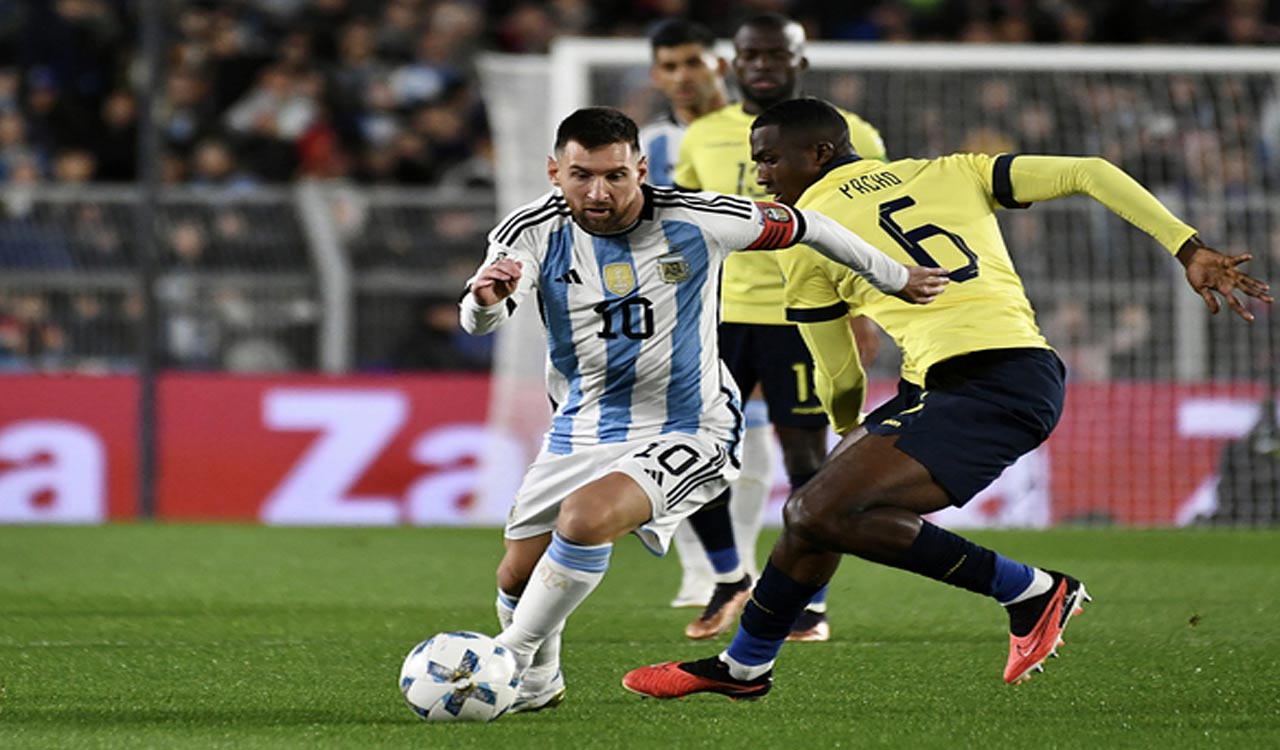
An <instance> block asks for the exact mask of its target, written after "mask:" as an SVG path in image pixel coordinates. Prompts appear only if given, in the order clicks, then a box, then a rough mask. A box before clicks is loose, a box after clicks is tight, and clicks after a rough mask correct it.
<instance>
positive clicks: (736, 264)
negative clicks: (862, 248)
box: [675, 14, 884, 640]
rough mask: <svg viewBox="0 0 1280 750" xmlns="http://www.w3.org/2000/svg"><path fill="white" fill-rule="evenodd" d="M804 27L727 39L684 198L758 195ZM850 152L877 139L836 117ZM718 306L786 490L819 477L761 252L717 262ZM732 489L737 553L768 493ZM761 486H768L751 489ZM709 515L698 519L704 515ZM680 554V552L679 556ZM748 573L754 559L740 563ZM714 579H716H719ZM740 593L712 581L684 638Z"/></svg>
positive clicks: (743, 31)
mask: <svg viewBox="0 0 1280 750" xmlns="http://www.w3.org/2000/svg"><path fill="white" fill-rule="evenodd" d="M804 43H805V36H804V28H803V27H802V26H801V25H800V24H799V23H797V22H795V21H793V20H791V19H789V18H787V17H786V16H782V15H778V14H764V15H759V16H755V17H753V18H750V19H748V20H747V21H746V22H744V23H743V24H742V25H741V26H740V27H739V28H738V30H737V32H736V33H735V34H734V37H733V48H734V58H733V71H734V76H735V77H736V78H737V80H738V87H739V89H740V91H741V94H742V101H740V102H738V103H736V104H730V105H729V106H727V107H724V108H723V109H720V110H717V111H715V112H711V113H708V114H705V115H703V116H702V117H699V118H698V119H697V120H695V121H693V122H692V123H691V124H690V125H689V128H688V130H687V132H686V133H685V136H684V139H683V140H682V141H681V143H680V151H679V158H678V159H677V162H676V168H675V183H676V185H677V186H679V187H681V188H685V189H689V190H714V191H717V192H721V193H734V194H737V195H746V196H751V197H757V198H758V197H765V196H766V193H765V191H764V189H763V188H761V187H760V186H759V185H757V184H756V170H755V165H754V164H753V163H752V161H751V143H750V135H751V122H752V120H754V119H755V117H756V115H758V114H760V113H761V112H763V111H764V110H765V109H767V108H768V107H769V106H771V105H773V104H776V103H777V102H781V101H786V100H788V99H794V98H796V97H797V96H799V95H800V87H801V77H802V74H803V72H804V70H805V69H806V68H807V67H808V64H809V63H808V60H806V59H805V57H804ZM843 115H844V118H845V120H846V122H847V123H848V128H849V133H850V137H851V141H852V145H853V147H854V148H855V149H856V150H857V152H858V153H859V154H861V155H862V156H863V157H864V158H868V159H883V158H884V143H883V141H881V139H880V134H879V132H877V131H876V129H875V128H873V127H872V126H871V125H869V124H867V123H866V122H865V121H864V120H863V119H862V118H860V117H858V116H857V115H855V114H852V113H849V112H844V113H843ZM721 298H722V305H723V322H722V323H721V325H720V354H721V356H722V357H723V358H724V361H725V364H727V365H728V366H729V371H730V372H731V373H732V374H733V378H734V380H736V381H737V382H738V386H739V387H740V388H741V389H742V392H743V394H744V395H747V394H750V393H752V392H754V391H756V390H757V388H758V389H759V390H760V391H762V392H763V394H764V399H765V402H766V403H767V405H768V420H767V421H768V422H771V423H772V424H773V425H774V428H775V429H776V431H777V435H778V442H779V443H780V444H781V445H782V459H783V464H784V465H785V467H786V471H787V477H788V479H789V480H790V483H791V487H792V488H793V489H795V488H799V487H800V486H801V485H803V484H804V483H805V482H807V481H808V480H809V478H810V477H812V476H813V475H814V473H816V472H817V471H818V467H819V466H821V465H822V459H823V457H824V456H825V455H826V452H827V451H826V448H827V427H826V418H825V416H824V415H823V413H822V405H821V403H820V402H819V401H818V398H817V396H816V394H815V393H814V382H813V362H812V359H811V358H810V356H809V353H808V351H807V350H806V349H805V345H804V342H803V341H802V340H801V339H800V335H799V333H797V332H796V327H795V325H794V324H792V323H791V322H789V321H788V320H787V319H786V315H785V314H784V306H783V298H782V274H781V272H780V271H779V269H778V263H777V261H776V260H775V259H774V258H772V257H769V254H768V253H739V254H738V255H737V256H735V257H731V258H729V259H728V261H727V262H726V263H725V266H724V271H723V274H722V285H721ZM860 329H861V330H860V333H861V335H860V337H859V342H860V343H862V344H863V347H864V348H863V351H864V354H869V353H870V351H871V350H870V349H869V347H870V346H871V345H872V344H874V343H875V342H876V340H877V339H876V337H875V334H874V329H873V328H872V327H870V326H869V325H866V326H860ZM760 406H761V405H760V403H759V401H751V402H748V404H747V408H746V419H747V433H746V437H745V438H744V441H743V476H744V478H746V477H755V476H760V475H762V474H763V475H764V477H765V478H766V481H767V477H768V474H769V473H770V472H769V466H768V456H769V448H770V445H769V442H770V441H769V438H768V432H767V431H766V430H765V429H762V428H767V424H765V420H764V419H762V418H761V417H762V416H763V415H761V414H760V412H761V411H763V410H762V409H760V408H759V407H760ZM744 484H747V483H746V482H745V481H740V482H739V483H738V484H736V485H735V486H734V488H733V497H732V500H731V506H732V515H733V518H734V521H735V524H734V528H733V529H732V533H733V534H736V535H738V536H741V537H743V539H742V540H741V541H739V547H742V548H746V549H751V550H754V549H755V543H756V539H757V537H759V535H760V527H761V525H762V523H763V513H764V505H765V500H766V499H767V493H753V492H752V490H753V489H754V488H755V487H756V486H758V485H756V484H749V485H747V486H746V487H744V486H743V485H744ZM760 486H767V485H765V484H764V483H760ZM712 510H713V509H709V510H708V511H705V513H710V512H712ZM694 522H695V523H697V524H698V526H699V535H700V537H711V536H713V533H712V531H711V530H709V527H711V526H712V524H711V523H710V522H709V521H708V520H706V519H702V518H700V517H699V516H695V517H694ZM681 554H682V555H683V554H684V553H683V550H682V552H681ZM746 562H747V564H748V566H749V567H751V568H754V563H755V555H754V554H752V555H751V556H750V559H749V560H747V561H746ZM718 580H719V579H718ZM746 593H747V592H746V585H745V582H744V585H743V586H742V588H741V589H740V590H736V589H731V587H730V585H728V584H724V583H720V584H719V585H717V587H716V589H715V592H714V595H713V596H712V599H711V601H710V603H709V604H708V605H707V608H706V610H704V612H703V614H702V615H701V616H700V617H699V619H698V620H697V621H695V622H694V623H692V624H690V626H689V630H688V631H687V633H688V634H689V636H690V637H709V636H713V635H716V634H718V633H720V632H722V631H723V630H726V629H728V627H729V626H730V625H731V624H732V621H733V618H734V617H735V616H736V615H737V612H738V608H739V607H741V606H742V602H745V601H746ZM825 593H826V592H825V590H824V591H820V592H819V593H818V595H817V596H815V597H814V602H813V605H812V607H810V608H809V610H808V611H806V613H805V614H804V616H802V618H801V619H800V621H799V622H797V624H796V629H795V633H794V634H793V635H792V639H793V640H826V639H827V637H828V635H829V633H830V627H829V625H828V623H827V620H826V614H825V610H826V603H825Z"/></svg>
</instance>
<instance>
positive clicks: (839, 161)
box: [814, 154, 862, 182]
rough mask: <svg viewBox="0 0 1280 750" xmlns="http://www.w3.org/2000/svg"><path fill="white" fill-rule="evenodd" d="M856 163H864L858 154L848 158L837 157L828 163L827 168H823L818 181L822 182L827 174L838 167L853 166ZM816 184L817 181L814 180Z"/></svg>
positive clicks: (850, 155)
mask: <svg viewBox="0 0 1280 750" xmlns="http://www.w3.org/2000/svg"><path fill="white" fill-rule="evenodd" d="M855 161H862V157H861V156H858V155H857V154H849V155H848V156H837V157H836V158H834V159H832V160H831V161H829V162H827V166H825V167H823V168H822V171H821V172H819V173H818V180H821V179H822V178H823V177H826V176H827V174H828V173H830V172H831V170H833V169H835V168H836V167H843V166H844V165H846V164H852V163H854V162H855ZM814 182H817V180H814Z"/></svg>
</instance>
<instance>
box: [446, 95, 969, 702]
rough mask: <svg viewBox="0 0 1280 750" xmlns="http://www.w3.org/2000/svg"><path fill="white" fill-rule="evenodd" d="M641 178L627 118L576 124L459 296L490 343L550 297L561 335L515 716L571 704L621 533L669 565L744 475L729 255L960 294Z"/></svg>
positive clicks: (901, 290) (519, 613)
mask: <svg viewBox="0 0 1280 750" xmlns="http://www.w3.org/2000/svg"><path fill="white" fill-rule="evenodd" d="M645 174H646V164H645V160H644V158H643V157H642V156H641V155H640V144H639V138H638V132H637V129H636V125H635V123H634V122H632V121H631V119H630V118H628V117H627V116H626V115H624V114H622V113H621V112H619V111H617V110H615V109H610V108H607V107H593V108H588V109H581V110H578V111H577V112H574V113H573V114H571V115H570V116H569V117H567V118H565V119H564V120H563V121H562V122H561V123H560V126H559V127H558V128H557V132H556V142H555V156H554V157H550V158H548V160H547V176H548V178H549V179H550V181H551V183H552V185H553V186H554V187H555V189H554V190H552V191H551V192H550V193H548V194H546V195H544V196H542V197H541V198H539V199H538V200H536V201H534V202H532V203H529V204H527V205H525V206H524V207H522V208H519V209H517V210H516V211H514V212H512V213H511V214H510V215H508V216H507V218H505V219H504V220H503V221H502V222H501V223H500V224H499V225H498V226H497V227H496V228H495V229H494V230H493V231H492V232H491V233H490V234H489V249H488V252H487V257H486V258H485V261H484V264H483V265H482V266H481V267H480V269H479V270H478V271H477V272H476V274H475V275H474V276H473V277H472V279H471V281H470V283H469V284H468V289H469V291H468V293H467V294H465V295H464V296H463V299H462V302H461V322H462V326H463V328H465V329H466V330H467V331H468V332H470V333H476V334H479V333H485V332H488V331H490V330H493V329H494V328H495V327H496V326H498V325H499V324H501V323H502V322H503V321H505V320H506V319H507V318H508V317H509V316H510V314H511V311H512V310H514V309H515V307H516V306H517V305H518V304H520V303H521V302H523V301H524V300H525V299H526V298H528V297H529V293H530V292H536V295H535V296H534V299H535V300H536V304H537V305H538V307H539V312H540V313H541V316H542V320H543V324H544V326H545V328H546V332H547V343H548V355H547V390H548V395H549V396H550V398H551V401H552V402H553V404H554V405H555V408H554V413H553V415H552V423H551V427H550V429H549V430H548V432H547V437H546V439H545V441H544V443H543V446H542V449H541V451H540V452H539V453H538V456H537V457H536V458H535V460H534V462H533V464H532V465H531V466H530V467H529V471H528V473H527V474H526V475H525V478H524V481H523V482H522V483H521V485H520V488H519V490H518V491H517V493H516V497H515V501H514V504H513V507H512V509H511V513H510V514H509V516H508V519H507V525H506V530H505V533H504V537H505V546H506V552H505V554H504V556H503V559H502V562H501V563H500V565H499V567H498V575H497V578H498V600H497V609H498V617H499V619H500V621H501V622H502V625H503V631H502V633H500V634H499V635H498V638H497V640H498V641H499V642H500V643H502V644H503V645H504V646H506V647H507V648H509V649H510V650H511V651H512V653H513V654H514V655H515V658H516V662H517V664H518V665H519V667H520V670H521V684H520V690H519V693H518V695H517V698H516V702H515V704H513V707H512V710H513V711H531V710H537V709H541V708H547V707H551V706H554V705H557V704H558V703H559V702H560V701H561V700H562V699H563V697H564V691H565V687H564V676H563V674H562V673H561V671H560V660H559V654H560V633H561V631H562V629H563V626H564V621H565V619H566V618H567V617H568V616H569V614H570V613H571V612H572V611H573V610H574V608H576V607H577V606H578V604H580V603H581V602H582V601H583V600H584V599H585V598H586V597H587V595H588V594H590V593H591V591H592V590H593V589H594V588H595V587H596V585H597V584H598V583H599V582H600V580H601V579H602V578H603V576H604V573H605V570H606V569H607V568H608V566H609V555H610V551H611V549H612V546H613V542H614V540H616V539H618V538H619V537H621V536H622V535H624V534H627V533H632V532H634V533H635V534H636V535H637V536H639V537H640V539H641V541H642V542H643V543H644V544H645V546H646V547H648V548H649V550H650V551H652V552H654V553H655V554H659V555H661V554H664V553H665V552H666V550H667V546H668V544H669V542H670V538H671V533H672V531H673V530H674V529H675V526H676V525H677V524H679V523H680V521H682V520H683V519H684V518H685V517H687V516H688V515H689V514H690V513H692V512H693V511H694V510H696V509H697V508H698V507H700V506H701V505H703V504H705V503H706V502H707V501H709V500H711V499H712V498H715V497H717V496H719V495H720V494H721V493H722V492H724V490H725V489H726V488H727V486H728V483H729V482H730V481H732V480H733V478H734V476H735V475H736V474H737V472H738V455H737V454H738V451H737V445H738V441H739V440H740V438H741V411H740V408H739V406H740V399H739V396H738V392H737V388H736V386H735V385H734V383H733V380H732V378H731V377H730V376H729V374H728V371H727V370H726V369H725V367H724V364H723V363H722V362H721V360H720V356H719V351H718V349H717V347H716V338H715V326H716V322H717V319H718V315H717V310H716V304H717V286H718V285H717V283H716V280H717V279H718V274H719V270H720V264H721V263H722V261H723V259H724V257H725V256H726V255H728V254H729V252H730V251H732V250H736V249H741V248H747V249H761V250H767V249H775V248H782V247H788V246H790V245H792V244H794V243H795V242H797V241H804V242H806V243H808V244H809V245H810V246H813V247H818V248H820V249H821V250H822V251H823V252H829V253H831V254H832V257H833V258H838V259H839V260H840V261H841V262H844V263H849V264H850V265H851V267H853V268H857V269H858V270H859V272H860V273H863V274H865V275H866V277H867V278H868V279H870V280H871V282H872V283H873V284H875V285H876V287H877V288H879V289H881V290H883V291H884V292H886V293H891V294H893V293H896V294H899V295H902V296H903V297H904V298H906V299H910V300H912V301H916V302H927V301H930V300H932V299H933V298H934V297H935V296H936V295H937V294H939V293H940V292H941V290H942V289H943V287H944V285H945V284H946V278H945V273H942V272H939V271H938V270H937V269H923V268H919V267H915V266H913V267H912V268H911V269H907V268H906V267H904V266H903V265H902V264H900V263H898V262H897V261H894V260H890V259H889V258H888V256H886V255H885V254H884V253H882V252H880V251H879V250H876V249H875V248H873V247H871V246H870V245H868V244H866V243H865V242H863V241H862V240H860V239H859V238H857V237H856V236H854V235H853V234H851V233H849V232H848V231H846V230H845V229H843V228H842V227H841V226H840V225H839V224H837V223H836V222H834V221H832V220H831V219H828V218H827V217H825V216H820V215H817V214H810V213H809V212H806V211H796V210H794V209H791V208H788V207H786V206H782V205H780V204H776V203H757V202H755V201H752V200H750V199H747V198H741V197H738V196H726V195H718V194H714V193H698V194H688V193H681V192H679V191H677V190H674V189H672V188H657V187H651V186H649V185H646V184H644V179H645Z"/></svg>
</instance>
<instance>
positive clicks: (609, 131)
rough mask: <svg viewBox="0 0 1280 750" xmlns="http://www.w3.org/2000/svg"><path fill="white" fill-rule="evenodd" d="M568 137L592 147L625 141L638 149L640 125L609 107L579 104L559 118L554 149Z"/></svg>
mask: <svg viewBox="0 0 1280 750" xmlns="http://www.w3.org/2000/svg"><path fill="white" fill-rule="evenodd" d="M569 141H577V142H578V143H579V144H580V145H581V146H582V147H583V148H586V149H593V148H600V147H601V146H608V145H610V144H613V143H625V144H627V145H629V146H631V148H632V149H634V150H635V152H636V153H640V129H639V128H638V127H636V121H635V120H632V119H631V118H630V117H627V116H626V115H625V114H623V113H622V112H621V111H619V110H616V109H614V108H613V107H583V108H582V109H580V110H578V111H576V112H574V113H573V114H571V115H569V116H568V117H566V118H564V119H563V120H561V121H560V126H559V127H558V128H556V152H557V153H559V152H560V150H561V149H563V148H564V147H565V146H566V145H568V143H569Z"/></svg>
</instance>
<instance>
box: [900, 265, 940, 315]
mask: <svg viewBox="0 0 1280 750" xmlns="http://www.w3.org/2000/svg"><path fill="white" fill-rule="evenodd" d="M947 273H948V271H947V269H945V268H929V267H926V266H907V285H906V286H904V287H902V290H901V291H899V292H897V293H895V294H894V295H893V296H895V297H897V298H898V299H900V300H905V301H907V302H910V303H911V304H913V305H927V304H929V303H930V302H932V301H934V300H935V299H936V298H937V297H938V295H939V294H942V290H943V289H946V287H947V284H949V283H951V279H949V278H947Z"/></svg>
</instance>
